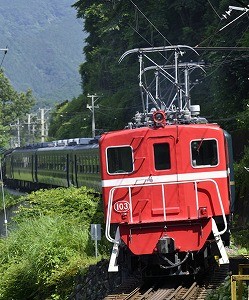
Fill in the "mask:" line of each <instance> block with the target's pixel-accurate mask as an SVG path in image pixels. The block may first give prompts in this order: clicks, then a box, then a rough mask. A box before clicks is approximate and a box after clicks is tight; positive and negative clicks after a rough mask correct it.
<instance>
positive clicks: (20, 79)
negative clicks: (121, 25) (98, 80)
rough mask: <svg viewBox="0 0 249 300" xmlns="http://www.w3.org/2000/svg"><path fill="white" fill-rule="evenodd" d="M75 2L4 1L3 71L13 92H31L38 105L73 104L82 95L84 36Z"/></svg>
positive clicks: (0, 23) (0, 31)
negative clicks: (4, 53)
mask: <svg viewBox="0 0 249 300" xmlns="http://www.w3.org/2000/svg"><path fill="white" fill-rule="evenodd" d="M73 3H74V1H73V0H70V1H68V0H53V1H48V0H44V1H38V0H29V1H25V0H12V1H1V5H0V48H5V47H6V46H8V48H9V51H8V53H7V55H6V57H5V59H4V62H3V65H2V67H3V68H4V70H5V74H6V76H7V77H8V78H9V80H10V81H11V83H12V85H13V86H14V88H15V89H16V90H17V91H25V90H27V89H28V88H30V89H32V91H33V94H34V96H36V98H37V99H38V103H41V99H46V100H48V102H55V101H57V102H59V101H61V100H65V99H71V98H72V97H74V96H78V95H79V94H80V92H81V79H80V75H79V64H80V63H81V62H82V61H83V59H84V56H83V54H82V52H83V51H82V49H83V45H84V38H85V33H84V32H83V31H82V30H83V20H79V19H78V20H77V19H76V11H75V9H74V8H72V7H71V5H72V4H73ZM0 58H1V60H2V58H3V52H0ZM40 106H41V104H40Z"/></svg>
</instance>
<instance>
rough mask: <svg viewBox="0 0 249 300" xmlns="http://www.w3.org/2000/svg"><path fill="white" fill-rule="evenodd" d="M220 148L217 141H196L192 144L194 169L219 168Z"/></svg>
mask: <svg viewBox="0 0 249 300" xmlns="http://www.w3.org/2000/svg"><path fill="white" fill-rule="evenodd" d="M217 149H218V147H217V141H216V140H204V139H202V140H196V141H192V142H191V155H192V166H193V167H204V166H217V164H218V150H217Z"/></svg>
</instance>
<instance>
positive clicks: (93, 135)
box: [87, 94, 99, 138]
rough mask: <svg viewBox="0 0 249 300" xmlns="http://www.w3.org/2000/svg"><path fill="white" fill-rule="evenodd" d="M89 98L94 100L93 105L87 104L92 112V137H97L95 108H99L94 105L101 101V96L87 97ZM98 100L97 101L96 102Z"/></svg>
mask: <svg viewBox="0 0 249 300" xmlns="http://www.w3.org/2000/svg"><path fill="white" fill-rule="evenodd" d="M87 97H88V98H91V99H92V105H91V106H90V105H88V104H87V108H89V109H90V111H91V112H92V137H93V138H94V137H95V111H94V108H99V106H98V105H97V106H94V103H95V102H96V101H97V100H98V99H99V96H97V95H96V94H95V95H87ZM95 98H96V100H94V99H95Z"/></svg>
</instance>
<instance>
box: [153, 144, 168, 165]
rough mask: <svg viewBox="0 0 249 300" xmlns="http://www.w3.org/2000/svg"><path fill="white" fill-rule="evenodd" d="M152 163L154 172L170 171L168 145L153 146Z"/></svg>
mask: <svg viewBox="0 0 249 300" xmlns="http://www.w3.org/2000/svg"><path fill="white" fill-rule="evenodd" d="M153 148H154V162H155V169H156V170H168V169H170V167H171V166H170V151H169V144H168V143H160V144H154V145H153Z"/></svg>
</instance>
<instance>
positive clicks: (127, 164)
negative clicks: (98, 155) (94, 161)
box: [107, 146, 133, 174]
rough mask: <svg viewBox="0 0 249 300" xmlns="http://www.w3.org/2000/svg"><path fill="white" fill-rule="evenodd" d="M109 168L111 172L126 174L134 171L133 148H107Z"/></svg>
mask: <svg viewBox="0 0 249 300" xmlns="http://www.w3.org/2000/svg"><path fill="white" fill-rule="evenodd" d="M107 169H108V173H109V174H124V173H131V172H132V171H133V158H132V148H131V147H130V146H123V147H110V148H108V149H107Z"/></svg>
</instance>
